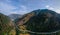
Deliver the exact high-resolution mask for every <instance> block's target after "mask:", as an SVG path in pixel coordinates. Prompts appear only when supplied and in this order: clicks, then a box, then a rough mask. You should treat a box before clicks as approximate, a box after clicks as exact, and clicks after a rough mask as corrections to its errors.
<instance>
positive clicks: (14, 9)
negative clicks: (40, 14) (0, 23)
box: [0, 0, 60, 15]
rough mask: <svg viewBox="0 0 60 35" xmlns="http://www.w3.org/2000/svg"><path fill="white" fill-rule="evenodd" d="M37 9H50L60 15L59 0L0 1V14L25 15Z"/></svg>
mask: <svg viewBox="0 0 60 35" xmlns="http://www.w3.org/2000/svg"><path fill="white" fill-rule="evenodd" d="M37 9H50V10H53V11H55V12H57V13H60V0H0V13H3V14H5V15H9V14H22V15H23V14H26V13H29V12H31V11H33V10H37Z"/></svg>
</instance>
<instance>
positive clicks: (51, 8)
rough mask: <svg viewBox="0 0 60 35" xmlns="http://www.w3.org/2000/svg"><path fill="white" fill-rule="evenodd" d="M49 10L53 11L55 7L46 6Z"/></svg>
mask: <svg viewBox="0 0 60 35" xmlns="http://www.w3.org/2000/svg"><path fill="white" fill-rule="evenodd" d="M45 7H46V8H47V9H50V10H53V9H54V8H53V7H51V6H49V5H46V6H45Z"/></svg>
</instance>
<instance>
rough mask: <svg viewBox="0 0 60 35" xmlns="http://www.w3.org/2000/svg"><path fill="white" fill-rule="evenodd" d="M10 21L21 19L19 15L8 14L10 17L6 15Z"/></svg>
mask: <svg viewBox="0 0 60 35" xmlns="http://www.w3.org/2000/svg"><path fill="white" fill-rule="evenodd" d="M8 16H9V17H10V18H11V19H12V20H15V19H16V18H21V17H22V15H20V14H10V15H8Z"/></svg>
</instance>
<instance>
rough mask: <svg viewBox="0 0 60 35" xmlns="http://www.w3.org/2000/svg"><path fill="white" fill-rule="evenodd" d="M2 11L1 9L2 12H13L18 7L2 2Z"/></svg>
mask: <svg viewBox="0 0 60 35" xmlns="http://www.w3.org/2000/svg"><path fill="white" fill-rule="evenodd" d="M0 9H1V10H2V11H11V10H13V9H16V7H14V6H11V5H9V4H6V3H2V2H1V3H0Z"/></svg>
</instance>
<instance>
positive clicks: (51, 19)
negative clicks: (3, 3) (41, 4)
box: [16, 9, 60, 32]
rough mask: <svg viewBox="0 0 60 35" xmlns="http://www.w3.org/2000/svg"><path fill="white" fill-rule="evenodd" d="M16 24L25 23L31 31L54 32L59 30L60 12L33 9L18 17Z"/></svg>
mask: <svg viewBox="0 0 60 35" xmlns="http://www.w3.org/2000/svg"><path fill="white" fill-rule="evenodd" d="M16 24H17V25H18V26H19V27H20V25H25V26H26V29H27V30H30V31H33V32H54V31H57V30H60V14H58V13H56V12H55V11H52V10H48V9H38V10H34V11H32V12H30V13H28V14H25V16H23V17H22V18H20V19H18V21H17V22H16Z"/></svg>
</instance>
